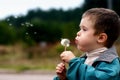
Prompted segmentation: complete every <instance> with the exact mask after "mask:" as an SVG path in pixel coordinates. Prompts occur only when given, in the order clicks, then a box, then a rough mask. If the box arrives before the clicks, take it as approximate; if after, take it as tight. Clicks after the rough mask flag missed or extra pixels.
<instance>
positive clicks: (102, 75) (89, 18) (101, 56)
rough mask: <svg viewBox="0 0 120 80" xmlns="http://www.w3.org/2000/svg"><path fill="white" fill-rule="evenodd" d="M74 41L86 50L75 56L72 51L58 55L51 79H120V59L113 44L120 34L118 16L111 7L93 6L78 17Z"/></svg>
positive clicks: (78, 46)
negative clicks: (55, 74) (54, 72)
mask: <svg viewBox="0 0 120 80" xmlns="http://www.w3.org/2000/svg"><path fill="white" fill-rule="evenodd" d="M79 26H80V28H81V29H80V31H79V32H78V33H77V36H76V38H75V42H76V44H77V48H78V49H79V50H81V51H83V52H85V54H84V55H83V56H81V57H80V58H76V57H75V56H74V54H73V53H72V52H71V51H64V52H63V53H62V54H61V55H60V57H61V59H62V60H63V61H64V62H65V63H68V64H69V68H68V70H66V68H65V65H64V63H60V64H58V65H57V67H56V73H57V77H55V78H54V80H120V62H119V58H118V55H117V52H116V50H115V47H114V46H113V44H114V42H115V41H116V40H117V38H118V36H119V30H120V19H119V16H118V15H117V14H116V13H115V12H114V11H112V10H109V9H105V8H92V9H90V10H88V11H86V12H85V13H84V14H83V16H82V19H81V23H80V25H79Z"/></svg>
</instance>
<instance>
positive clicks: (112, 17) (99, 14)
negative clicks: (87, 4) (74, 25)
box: [82, 8, 120, 48]
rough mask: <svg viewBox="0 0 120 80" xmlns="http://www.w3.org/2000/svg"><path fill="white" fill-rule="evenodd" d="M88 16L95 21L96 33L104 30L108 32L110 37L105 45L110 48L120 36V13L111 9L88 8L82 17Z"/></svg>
mask: <svg viewBox="0 0 120 80" xmlns="http://www.w3.org/2000/svg"><path fill="white" fill-rule="evenodd" d="M86 16H87V17H90V19H91V20H93V21H94V22H95V23H94V29H95V35H97V34H100V33H102V32H104V33H106V34H107V36H108V39H107V41H106V43H105V46H106V47H108V48H110V47H111V46H112V45H113V43H114V42H115V41H116V40H117V38H118V37H119V32H120V18H119V16H118V14H117V13H116V12H115V11H113V10H110V9H105V8H92V9H89V10H87V11H86V12H85V13H84V14H83V16H82V17H83V18H84V17H86Z"/></svg>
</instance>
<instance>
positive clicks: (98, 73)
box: [67, 58, 120, 80]
mask: <svg viewBox="0 0 120 80" xmlns="http://www.w3.org/2000/svg"><path fill="white" fill-rule="evenodd" d="M119 69H120V65H119V61H118V59H115V60H113V61H112V62H111V63H107V62H100V63H99V64H98V65H97V67H96V68H94V67H92V66H89V65H86V64H84V63H83V60H82V59H81V58H78V59H77V58H75V59H73V60H71V61H70V63H69V69H68V71H67V78H68V80H119V79H118V75H119V71H120V70H119Z"/></svg>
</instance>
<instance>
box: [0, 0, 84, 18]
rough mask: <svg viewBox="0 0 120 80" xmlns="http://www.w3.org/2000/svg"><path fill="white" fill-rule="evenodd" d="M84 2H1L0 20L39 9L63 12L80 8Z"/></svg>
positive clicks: (78, 0) (45, 0)
mask: <svg viewBox="0 0 120 80" xmlns="http://www.w3.org/2000/svg"><path fill="white" fill-rule="evenodd" d="M83 2H84V0H1V1H0V19H4V18H6V17H8V16H10V15H14V16H18V15H25V14H26V13H27V12H28V10H31V9H36V8H40V9H42V10H49V9H51V8H54V9H60V8H62V9H63V10H69V9H74V8H76V7H80V6H81V5H82V4H83Z"/></svg>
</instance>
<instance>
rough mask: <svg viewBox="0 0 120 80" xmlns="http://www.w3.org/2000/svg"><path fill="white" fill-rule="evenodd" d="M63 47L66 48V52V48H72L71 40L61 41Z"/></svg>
mask: <svg viewBox="0 0 120 80" xmlns="http://www.w3.org/2000/svg"><path fill="white" fill-rule="evenodd" d="M61 45H62V46H64V47H65V48H64V50H65V51H66V48H67V47H69V46H70V40H69V39H66V38H64V39H61Z"/></svg>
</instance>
